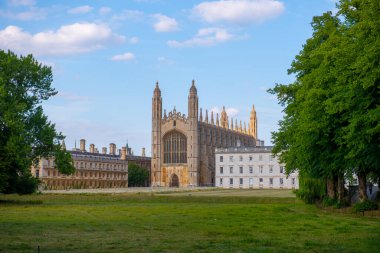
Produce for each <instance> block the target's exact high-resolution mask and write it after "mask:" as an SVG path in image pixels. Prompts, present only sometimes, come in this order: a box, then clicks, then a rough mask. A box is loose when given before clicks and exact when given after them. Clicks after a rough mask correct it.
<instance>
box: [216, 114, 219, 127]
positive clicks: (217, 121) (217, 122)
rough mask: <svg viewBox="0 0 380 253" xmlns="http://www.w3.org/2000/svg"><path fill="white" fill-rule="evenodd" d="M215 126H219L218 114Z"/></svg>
mask: <svg viewBox="0 0 380 253" xmlns="http://www.w3.org/2000/svg"><path fill="white" fill-rule="evenodd" d="M216 125H217V126H219V113H216Z"/></svg>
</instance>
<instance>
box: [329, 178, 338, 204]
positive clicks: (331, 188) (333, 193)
mask: <svg viewBox="0 0 380 253" xmlns="http://www.w3.org/2000/svg"><path fill="white" fill-rule="evenodd" d="M327 196H328V197H329V198H330V199H335V198H336V190H335V182H334V177H331V178H327Z"/></svg>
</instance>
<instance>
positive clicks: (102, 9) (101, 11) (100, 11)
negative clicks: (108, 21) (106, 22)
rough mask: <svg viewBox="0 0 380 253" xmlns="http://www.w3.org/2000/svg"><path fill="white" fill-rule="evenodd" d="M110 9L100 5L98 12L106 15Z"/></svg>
mask: <svg viewBox="0 0 380 253" xmlns="http://www.w3.org/2000/svg"><path fill="white" fill-rule="evenodd" d="M111 11H112V9H111V8H110V7H101V8H100V9H99V14H100V15H106V14H108V13H110V12H111Z"/></svg>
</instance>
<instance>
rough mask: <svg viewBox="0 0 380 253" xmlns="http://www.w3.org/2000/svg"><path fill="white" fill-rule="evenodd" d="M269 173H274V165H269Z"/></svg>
mask: <svg viewBox="0 0 380 253" xmlns="http://www.w3.org/2000/svg"><path fill="white" fill-rule="evenodd" d="M269 173H273V165H270V166H269Z"/></svg>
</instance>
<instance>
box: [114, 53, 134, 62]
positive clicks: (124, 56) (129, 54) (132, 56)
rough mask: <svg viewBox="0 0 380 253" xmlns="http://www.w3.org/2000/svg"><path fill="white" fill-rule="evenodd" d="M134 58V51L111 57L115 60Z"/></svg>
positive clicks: (130, 59)
mask: <svg viewBox="0 0 380 253" xmlns="http://www.w3.org/2000/svg"><path fill="white" fill-rule="evenodd" d="M133 59H135V55H134V54H132V53H125V54H117V55H114V56H113V57H112V58H111V60H113V61H132V60H133Z"/></svg>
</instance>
